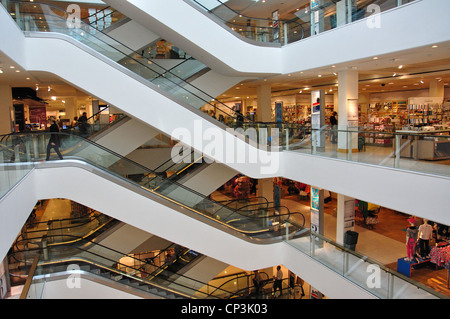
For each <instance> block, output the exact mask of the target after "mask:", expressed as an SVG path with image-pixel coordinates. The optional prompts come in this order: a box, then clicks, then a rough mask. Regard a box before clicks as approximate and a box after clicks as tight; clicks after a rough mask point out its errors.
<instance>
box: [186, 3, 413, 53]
mask: <svg viewBox="0 0 450 319" xmlns="http://www.w3.org/2000/svg"><path fill="white" fill-rule="evenodd" d="M191 1H192V3H193V4H195V5H196V6H197V7H199V8H201V10H204V11H206V12H208V13H209V14H212V15H214V16H215V17H216V18H218V19H220V20H221V21H223V23H224V24H225V25H226V26H227V27H228V28H230V29H231V30H233V31H234V32H236V33H238V34H240V35H241V36H243V37H245V38H248V39H251V40H254V41H257V42H262V43H280V44H281V45H285V44H288V43H292V42H295V41H299V40H302V39H305V38H308V37H310V36H311V35H316V34H320V33H322V32H325V31H328V30H332V29H335V28H337V27H339V26H342V25H345V24H348V23H352V22H355V21H358V20H361V19H364V18H367V26H368V27H369V28H371V27H372V28H374V27H378V25H377V23H379V16H378V14H379V13H381V12H385V11H387V10H390V9H393V8H396V7H399V6H401V5H404V4H406V3H410V2H413V1H416V0H358V1H352V2H347V1H331V0H320V1H319V0H317V1H305V2H304V3H299V5H298V7H297V8H296V9H295V10H293V11H292V12H290V13H287V14H285V15H284V17H283V19H281V18H278V19H277V18H276V17H274V18H272V19H268V18H267V17H256V16H253V15H251V14H244V12H251V11H252V5H248V6H243V5H242V3H236V2H235V3H231V4H230V3H229V2H224V1H220V0H212V1H211V0H191ZM347 3H351V6H350V5H348V4H347ZM255 10H256V9H255Z"/></svg>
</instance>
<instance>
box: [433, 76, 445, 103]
mask: <svg viewBox="0 0 450 319" xmlns="http://www.w3.org/2000/svg"><path fill="white" fill-rule="evenodd" d="M429 94H430V97H441V98H442V100H444V81H440V82H439V80H431V81H430V93H429Z"/></svg>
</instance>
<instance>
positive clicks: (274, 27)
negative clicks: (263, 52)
mask: <svg viewBox="0 0 450 319" xmlns="http://www.w3.org/2000/svg"><path fill="white" fill-rule="evenodd" d="M279 23H280V22H279V21H278V10H276V11H274V12H272V32H273V39H274V40H276V39H278V38H279V36H280V25H279Z"/></svg>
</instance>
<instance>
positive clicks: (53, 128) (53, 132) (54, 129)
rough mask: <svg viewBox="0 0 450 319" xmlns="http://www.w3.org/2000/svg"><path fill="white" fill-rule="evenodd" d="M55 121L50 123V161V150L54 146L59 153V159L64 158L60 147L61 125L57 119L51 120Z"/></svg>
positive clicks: (48, 145)
mask: <svg viewBox="0 0 450 319" xmlns="http://www.w3.org/2000/svg"><path fill="white" fill-rule="evenodd" d="M51 121H52V122H53V123H52V125H50V140H49V141H48V144H47V158H46V160H47V161H48V160H49V159H50V151H51V149H52V148H53V149H54V150H55V152H56V154H57V155H58V157H59V159H61V160H62V159H63V157H62V155H61V152H60V151H59V147H60V146H61V140H60V136H59V127H58V124H56V121H55V120H54V119H52V120H51Z"/></svg>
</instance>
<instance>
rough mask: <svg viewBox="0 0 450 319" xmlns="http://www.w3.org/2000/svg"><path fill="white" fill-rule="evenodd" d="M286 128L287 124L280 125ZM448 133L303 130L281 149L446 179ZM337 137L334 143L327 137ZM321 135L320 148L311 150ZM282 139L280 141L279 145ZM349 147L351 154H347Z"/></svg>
mask: <svg viewBox="0 0 450 319" xmlns="http://www.w3.org/2000/svg"><path fill="white" fill-rule="evenodd" d="M284 125H286V126H288V124H284ZM449 133H450V130H432V131H426V130H425V131H424V130H422V131H415V130H407V131H405V130H395V129H394V127H393V126H392V128H391V129H388V130H386V128H385V129H384V130H373V129H372V128H371V127H366V126H362V127H359V128H356V127H355V128H351V129H349V130H343V129H338V130H331V129H330V128H328V127H324V128H323V129H321V130H311V131H310V132H308V131H307V130H306V129H305V130H304V131H302V133H301V134H304V138H303V139H298V138H289V139H287V140H286V141H287V143H286V142H285V143H281V145H282V146H283V149H284V150H288V151H294V152H301V153H305V154H313V155H317V156H325V157H329V158H337V159H343V160H349V161H353V162H358V163H365V164H371V165H378V166H385V167H391V168H399V169H404V170H410V171H416V172H422V173H429V174H434V175H442V176H450V170H449V169H448V164H447V162H446V161H442V160H444V159H448V158H450V135H449ZM333 134H337V137H338V138H337V140H338V142H337V143H332V140H331V136H332V135H333ZM320 136H322V137H323V139H322V141H323V146H322V147H314V145H316V143H317V141H318V140H319V137H320ZM282 141H283V139H282V138H281V139H280V142H282ZM348 145H351V149H352V151H351V152H348V151H347V149H348Z"/></svg>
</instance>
